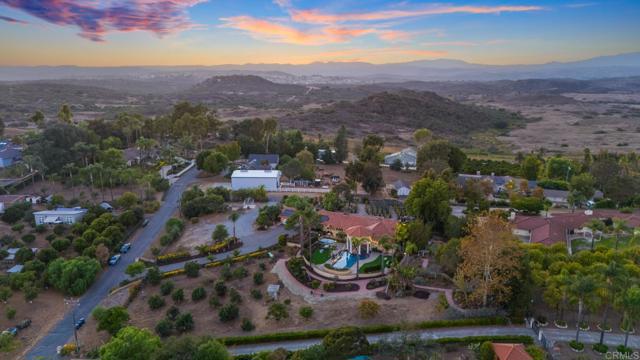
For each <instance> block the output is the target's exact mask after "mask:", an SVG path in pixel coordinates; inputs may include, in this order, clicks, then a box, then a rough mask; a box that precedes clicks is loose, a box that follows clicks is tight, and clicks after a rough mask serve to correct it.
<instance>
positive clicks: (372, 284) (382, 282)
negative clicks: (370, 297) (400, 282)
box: [367, 278, 387, 290]
mask: <svg viewBox="0 0 640 360" xmlns="http://www.w3.org/2000/svg"><path fill="white" fill-rule="evenodd" d="M385 286H387V278H382V279H374V280H371V281H369V282H368V283H367V290H373V289H378V288H381V287H385Z"/></svg>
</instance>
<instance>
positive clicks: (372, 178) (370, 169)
mask: <svg viewBox="0 0 640 360" xmlns="http://www.w3.org/2000/svg"><path fill="white" fill-rule="evenodd" d="M361 176H362V181H361V182H362V188H363V189H364V191H366V192H367V193H369V194H371V195H373V194H375V193H376V192H378V190H379V189H380V188H382V187H383V186H384V179H383V177H382V170H381V169H380V164H378V162H373V161H367V162H366V163H365V164H364V167H363V168H362V175H361Z"/></svg>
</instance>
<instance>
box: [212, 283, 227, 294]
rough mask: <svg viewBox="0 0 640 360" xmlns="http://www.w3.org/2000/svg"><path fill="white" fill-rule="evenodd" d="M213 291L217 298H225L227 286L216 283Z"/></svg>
mask: <svg viewBox="0 0 640 360" xmlns="http://www.w3.org/2000/svg"><path fill="white" fill-rule="evenodd" d="M214 290H215V291H216V294H217V295H218V296H225V294H226V293H227V285H225V284H224V281H218V282H216V284H215V285H214Z"/></svg>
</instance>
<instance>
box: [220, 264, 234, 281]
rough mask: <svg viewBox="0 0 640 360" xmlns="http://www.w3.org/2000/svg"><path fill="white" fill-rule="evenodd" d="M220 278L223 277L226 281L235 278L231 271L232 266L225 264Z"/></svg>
mask: <svg viewBox="0 0 640 360" xmlns="http://www.w3.org/2000/svg"><path fill="white" fill-rule="evenodd" d="M220 276H222V278H223V279H224V280H225V281H229V280H231V278H232V277H233V272H232V271H231V264H224V266H223V267H222V270H220Z"/></svg>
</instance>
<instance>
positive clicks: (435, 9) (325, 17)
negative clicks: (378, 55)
mask: <svg viewBox="0 0 640 360" xmlns="http://www.w3.org/2000/svg"><path fill="white" fill-rule="evenodd" d="M542 9H543V8H542V7H540V6H429V7H426V8H422V9H416V10H382V11H373V12H354V13H341V14H332V13H326V12H322V11H320V10H317V9H310V10H299V9H291V10H290V14H291V18H292V19H293V20H294V21H296V22H300V23H307V24H335V23H341V22H349V21H379V20H391V19H399V18H406V17H418V16H426V15H441V14H456V13H466V14H499V13H503V12H528V11H539V10H542Z"/></svg>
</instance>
